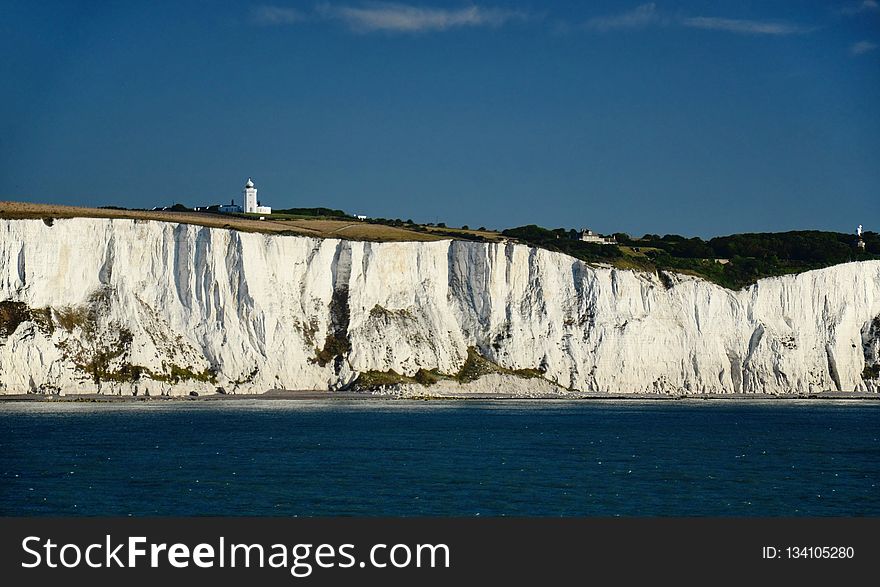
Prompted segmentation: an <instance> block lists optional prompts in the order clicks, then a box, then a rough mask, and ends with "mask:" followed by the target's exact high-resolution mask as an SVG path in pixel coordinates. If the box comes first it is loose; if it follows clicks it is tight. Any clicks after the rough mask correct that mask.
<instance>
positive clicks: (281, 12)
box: [251, 5, 305, 26]
mask: <svg viewBox="0 0 880 587" xmlns="http://www.w3.org/2000/svg"><path fill="white" fill-rule="evenodd" d="M304 19H305V15H304V14H303V13H302V12H300V11H299V10H296V9H294V8H286V7H283V6H270V5H264V6H257V7H256V8H254V9H253V11H252V12H251V21H253V22H254V24H259V25H263V26H275V25H283V24H293V23H295V22H300V21H302V20H304Z"/></svg>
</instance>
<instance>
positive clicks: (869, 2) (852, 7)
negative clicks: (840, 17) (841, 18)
mask: <svg viewBox="0 0 880 587" xmlns="http://www.w3.org/2000/svg"><path fill="white" fill-rule="evenodd" d="M840 12H841V13H842V14H846V15H847V16H853V15H855V14H863V13H865V12H880V2H877V0H862V2H854V3H852V4H848V5H846V6H844V7H843V8H841V9H840Z"/></svg>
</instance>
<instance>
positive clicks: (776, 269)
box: [502, 225, 880, 289]
mask: <svg viewBox="0 0 880 587" xmlns="http://www.w3.org/2000/svg"><path fill="white" fill-rule="evenodd" d="M502 234H503V235H505V236H507V237H510V238H514V239H516V240H517V241H519V242H522V243H524V244H528V245H531V246H536V247H540V248H543V249H548V250H551V251H558V252H561V253H565V254H568V255H571V256H573V257H575V258H577V259H580V260H582V261H586V262H593V263H609V264H611V265H614V266H616V267H620V268H623V269H635V270H641V271H652V272H657V273H659V272H661V271H672V272H678V273H686V274H692V275H697V276H699V277H702V278H704V279H707V280H709V281H712V282H714V283H717V284H718V285H722V286H724V287H727V288H730V289H739V288H742V287H745V286H748V285H751V284H753V283H755V282H756V281H758V280H759V279H761V278H764V277H774V276H779V275H787V274H790V273H800V272H802V271H809V270H811V269H821V268H824V267H830V266H832V265H837V264H839V263H846V262H849V261H863V260H869V259H880V234H878V233H876V232H866V233H864V235H863V237H862V238H863V240H864V243H865V247H864V249H861V248H859V247H858V246H857V242H858V241H857V238H856V236H855V235H853V234H845V233H839V232H823V231H818V230H800V231H790V232H776V233H747V234H734V235H730V236H720V237H715V238H712V239H709V240H703V239H701V238H699V237H694V238H685V237H683V236H679V235H674V234H667V235H665V236H660V235H657V234H646V235H644V236H643V237H641V238H633V237H630V236H629V235H627V234H625V233H616V234H615V235H614V237H615V240H616V241H617V244H616V245H601V244H598V243H586V242H583V241H580V240H579V239H578V238H577V234H576V232H575V231H573V230H568V229H563V228H559V229H555V230H548V229H546V228H541V227H540V226H535V225H529V226H521V227H519V228H512V229H508V230H505V231H503V232H502Z"/></svg>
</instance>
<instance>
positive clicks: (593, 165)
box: [0, 0, 880, 236]
mask: <svg viewBox="0 0 880 587" xmlns="http://www.w3.org/2000/svg"><path fill="white" fill-rule="evenodd" d="M878 45H880V4H878V2H877V1H875V0H853V1H841V2H810V1H807V0H801V1H798V2H792V1H784V2H780V1H773V0H761V1H738V2H719V1H714V2H712V1H703V2H699V1H683V2H664V1H657V2H653V3H643V2H638V1H636V2H602V1H597V2H584V1H575V0H555V1H548V2H537V1H532V0H524V1H498V2H492V1H490V0H487V1H486V2H483V1H482V0H480V1H476V2H466V1H448V2H444V1H442V0H435V1H421V0H419V1H416V0H413V1H412V2H396V3H387V2H361V1H360V0H341V1H333V0H328V1H326V2H325V1H318V2H282V1H277V2H257V3H247V2H233V1H229V2H202V1H199V2H195V1H193V2H187V1H180V2H170V1H169V2H161V1H160V2H149V3H147V2H144V3H137V2H73V1H64V2H50V1H44V2H31V1H24V2H17V1H12V2H10V1H8V0H0V70H2V72H3V74H4V78H5V82H6V83H5V84H4V86H5V88H4V90H3V91H2V92H0V199H18V200H30V201H40V202H55V203H65V204H82V205H112V204H115V205H123V206H130V207H151V206H154V205H164V204H169V203H172V202H183V203H185V204H188V205H199V204H210V203H216V202H219V201H221V200H222V201H226V200H229V199H231V198H237V199H240V190H241V186H242V184H243V183H244V181H245V179H246V178H247V177H248V176H253V177H254V178H255V180H256V182H257V186H258V187H259V188H260V199H261V200H262V201H263V202H264V203H265V204H269V205H272V206H274V207H277V208H284V207H296V206H329V207H337V208H343V209H345V210H347V211H349V212H352V213H363V214H369V215H371V216H387V217H400V218H403V219H407V218H412V219H414V220H416V221H423V222H437V221H445V222H447V223H448V224H450V225H462V224H469V225H471V226H480V225H485V226H488V227H497V228H503V227H509V226H516V225H521V224H527V223H537V224H541V225H544V226H548V227H558V226H564V227H581V226H589V227H591V228H593V229H595V230H599V231H602V232H612V231H626V232H630V233H632V234H643V233H645V232H658V233H661V234H664V233H679V234H685V235H701V236H711V235H715V234H728V233H733V232H745V231H763V230H790V229H802V228H819V229H829V230H840V231H851V230H853V229H854V227H855V225H856V224H858V223H862V224H864V225H865V227H866V229H873V230H876V229H877V228H880V227H878V226H875V224H880V48H878Z"/></svg>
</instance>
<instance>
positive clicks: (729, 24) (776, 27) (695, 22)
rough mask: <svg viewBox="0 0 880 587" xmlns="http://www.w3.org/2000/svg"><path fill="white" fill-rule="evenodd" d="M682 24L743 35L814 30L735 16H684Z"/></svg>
mask: <svg viewBox="0 0 880 587" xmlns="http://www.w3.org/2000/svg"><path fill="white" fill-rule="evenodd" d="M681 24H682V25H683V26H686V27H689V28H696V29H705V30H712V31H725V32H728V33H738V34H742V35H777V36H784V35H801V34H804V33H808V32H810V31H812V30H813V29H812V28H808V27H804V26H801V25H798V24H793V23H787V22H772V21H763V20H740V19H735V18H716V17H711V16H694V17H689V18H683V19H682V20H681Z"/></svg>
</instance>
